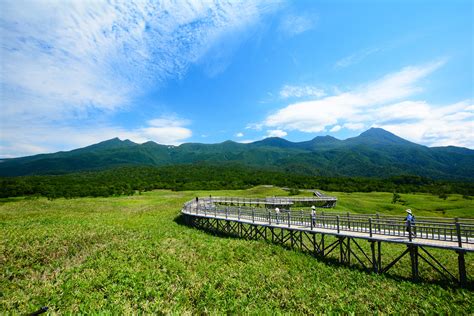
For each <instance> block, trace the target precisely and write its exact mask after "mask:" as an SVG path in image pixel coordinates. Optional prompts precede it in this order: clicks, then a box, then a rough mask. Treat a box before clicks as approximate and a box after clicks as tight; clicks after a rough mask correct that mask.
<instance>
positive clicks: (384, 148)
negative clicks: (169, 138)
mask: <svg viewBox="0 0 474 316" xmlns="http://www.w3.org/2000/svg"><path fill="white" fill-rule="evenodd" d="M197 162H206V163H212V164H216V165H219V164H228V163H234V164H240V165H247V166H252V167H262V168H267V169H274V170H284V171H290V172H295V173H303V174H313V175H324V176H366V177H387V176H393V175H400V174H415V175H420V176H425V177H431V178H444V179H463V180H473V179H474V151H473V150H471V149H467V148H460V147H454V146H448V147H434V148H429V147H426V146H422V145H418V144H415V143H412V142H409V141H407V140H405V139H403V138H400V137H398V136H396V135H394V134H392V133H389V132H387V131H385V130H383V129H379V128H372V129H369V130H367V131H365V132H363V133H362V134H361V135H359V136H357V137H353V138H348V139H346V140H339V139H336V138H334V137H331V136H318V137H315V138H314V139H312V140H310V141H304V142H291V141H288V140H285V139H282V138H277V137H272V138H266V139H263V140H260V141H257V142H253V143H249V144H242V143H236V142H233V141H225V142H222V143H217V144H200V143H185V144H182V145H180V146H167V145H160V144H157V143H154V142H146V143H143V144H136V143H134V142H132V141H130V140H123V141H122V140H120V139H118V138H114V139H110V140H107V141H104V142H100V143H97V144H94V145H90V146H87V147H84V148H79V149H75V150H72V151H67V152H58V153H53V154H41V155H36V156H30V157H22V158H13V159H5V160H3V162H2V163H1V164H0V175H1V176H20V175H33V174H59V173H70V172H76V171H85V170H101V169H107V168H111V167H117V166H125V165H151V166H163V165H174V164H188V163H197Z"/></svg>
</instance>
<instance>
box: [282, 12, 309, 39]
mask: <svg viewBox="0 0 474 316" xmlns="http://www.w3.org/2000/svg"><path fill="white" fill-rule="evenodd" d="M317 21H318V16H317V15H315V14H299V15H296V14H288V15H285V16H284V17H283V18H282V19H281V21H280V26H279V29H280V31H281V32H282V33H283V34H284V35H285V36H288V37H293V36H296V35H298V34H301V33H304V32H306V31H309V30H311V29H313V28H314V27H315V25H316V23H317Z"/></svg>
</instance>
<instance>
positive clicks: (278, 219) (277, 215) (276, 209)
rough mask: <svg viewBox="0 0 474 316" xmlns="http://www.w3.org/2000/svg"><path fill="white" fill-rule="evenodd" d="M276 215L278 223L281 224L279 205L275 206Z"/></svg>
mask: <svg viewBox="0 0 474 316" xmlns="http://www.w3.org/2000/svg"><path fill="white" fill-rule="evenodd" d="M275 216H276V220H277V224H280V209H279V208H278V207H276V208H275Z"/></svg>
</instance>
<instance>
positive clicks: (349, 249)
mask: <svg viewBox="0 0 474 316" xmlns="http://www.w3.org/2000/svg"><path fill="white" fill-rule="evenodd" d="M346 253H347V264H348V265H351V238H350V237H347V250H346Z"/></svg>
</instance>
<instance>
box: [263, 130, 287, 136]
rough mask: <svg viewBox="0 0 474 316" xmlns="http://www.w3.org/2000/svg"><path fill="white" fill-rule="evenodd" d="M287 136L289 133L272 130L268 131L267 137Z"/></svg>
mask: <svg viewBox="0 0 474 316" xmlns="http://www.w3.org/2000/svg"><path fill="white" fill-rule="evenodd" d="M286 135H288V133H287V132H285V131H282V130H281V129H272V130H269V131H267V137H285V136H286Z"/></svg>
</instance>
